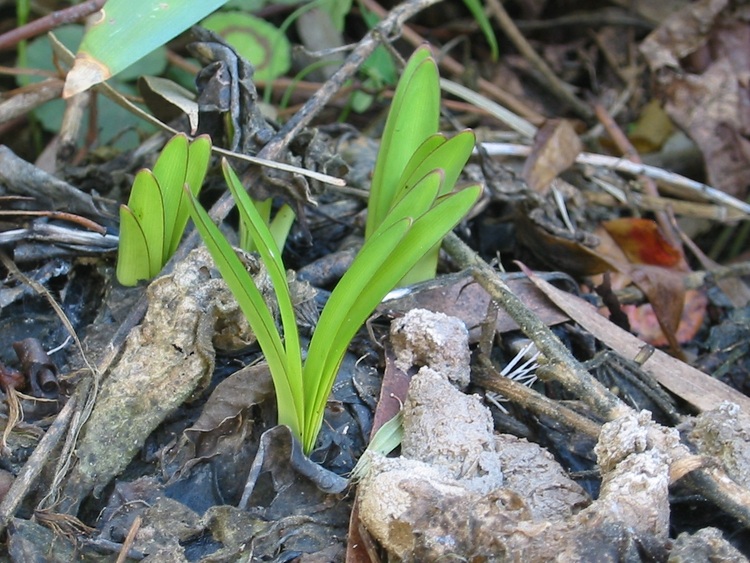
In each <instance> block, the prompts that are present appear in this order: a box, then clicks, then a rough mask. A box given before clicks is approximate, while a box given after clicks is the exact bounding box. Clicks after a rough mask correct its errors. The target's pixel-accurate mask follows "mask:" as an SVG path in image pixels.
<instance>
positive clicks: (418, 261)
mask: <svg viewBox="0 0 750 563" xmlns="http://www.w3.org/2000/svg"><path fill="white" fill-rule="evenodd" d="M439 108H440V91H439V78H438V73H437V67H436V64H435V61H434V60H433V58H432V57H431V55H430V52H429V50H428V49H427V48H421V49H419V50H418V51H417V52H416V53H415V54H414V55H413V56H412V58H411V59H410V60H409V62H408V64H407V66H406V69H405V70H404V73H403V76H402V78H401V80H400V81H399V84H398V87H397V90H396V94H395V98H394V101H393V104H392V106H391V111H390V113H389V116H388V120H387V123H386V128H385V132H384V135H383V139H382V146H381V149H380V152H379V155H378V159H377V163H376V168H375V172H374V177H373V184H372V191H371V196H370V204H369V207H368V210H369V211H368V212H369V217H368V222H367V229H366V239H365V243H364V245H363V246H362V248H361V249H360V251H359V252H358V254H357V256H356V257H355V259H354V261H353V263H352V265H351V267H350V268H349V270H348V271H347V272H346V274H344V276H343V277H342V278H341V280H340V281H339V282H338V284H337V285H336V287H335V288H334V290H333V291H332V293H331V295H330V298H329V299H328V302H327V303H326V305H325V306H324V308H323V310H322V312H321V314H320V318H319V320H318V324H317V326H316V328H315V330H314V332H313V335H312V339H311V341H310V344H309V347H308V350H307V355H306V359H305V360H304V361H303V359H302V348H301V344H300V337H299V332H298V328H297V319H296V317H295V312H294V307H293V303H292V298H291V295H290V291H289V285H288V282H287V274H286V269H285V268H284V264H283V262H282V259H281V246H282V245H280V244H279V241H278V240H277V239H278V235H277V236H276V237H274V234H273V233H272V231H271V229H270V228H269V225H268V214H267V209H266V208H263V207H262V205H266V204H262V205H259V204H258V202H255V201H253V200H252V198H251V197H250V196H249V195H248V194H247V193H246V192H245V190H244V188H243V187H242V185H241V183H240V180H239V178H238V177H237V175H236V174H235V172H234V171H233V170H232V168H231V166H230V165H229V163H228V162H227V161H226V160H223V161H222V164H221V166H222V171H223V173H224V178H225V179H226V182H227V185H228V186H229V189H230V191H231V192H232V195H233V197H234V199H235V202H236V204H237V208H238V210H239V214H240V220H241V224H242V228H243V229H244V230H245V231H246V233H247V236H246V238H247V240H248V241H249V240H252V244H253V245H254V247H255V249H256V250H257V252H258V253H259V254H260V257H261V259H262V261H263V263H264V265H265V267H266V269H267V271H268V274H269V276H270V278H271V281H272V284H273V289H274V292H275V297H276V300H277V303H278V310H279V318H280V324H281V331H280V330H279V328H278V326H277V324H276V320H275V319H274V317H273V315H272V313H271V311H270V310H269V308H268V307H267V305H266V303H265V301H264V298H263V296H262V295H261V293H260V291H259V290H258V288H257V286H256V284H255V282H254V281H253V279H252V277H251V276H250V274H248V272H247V270H246V269H245V267H244V266H243V264H242V262H241V261H240V259H239V258H238V256H237V254H236V253H235V251H234V249H233V248H232V246H231V245H230V244H229V242H228V241H227V240H226V238H225V237H224V236H223V235H222V233H221V232H220V231H219V229H218V227H217V226H216V225H215V224H214V223H213V221H211V219H210V217H209V216H208V214H207V213H206V211H205V210H204V209H203V208H202V207H201V206H200V204H199V203H198V201H197V199H196V195H195V193H196V190H194V189H193V188H194V187H193V185H192V184H191V183H190V182H186V185H185V187H184V189H183V194H184V195H185V201H186V202H187V203H188V205H187V207H188V209H189V213H190V215H191V216H192V219H193V221H194V223H195V225H196V227H197V229H198V231H199V232H200V234H201V236H202V238H203V240H204V242H205V244H206V246H207V247H208V249H209V251H210V252H211V255H212V256H213V258H214V261H215V262H216V265H217V267H218V269H219V271H220V272H221V275H222V277H223V278H224V280H225V281H226V283H227V285H228V286H229V288H230V290H231V291H232V293H233V294H234V296H235V298H236V299H237V301H238V303H239V305H240V307H241V309H242V311H243V313H244V315H245V316H246V317H247V320H248V322H249V323H250V326H251V327H252V328H253V331H254V332H255V335H256V337H257V339H258V344H259V345H260V348H261V350H262V352H263V355H264V356H265V359H266V362H267V363H268V368H269V370H270V372H271V376H272V378H273V382H274V386H275V389H276V401H277V406H278V422H279V424H284V425H287V426H288V427H289V428H290V429H291V431H292V432H293V434H294V435H295V436H296V437H297V438H298V439H299V440H300V442H301V443H302V445H303V448H304V450H305V452H307V453H309V452H310V451H312V449H313V448H314V446H315V441H316V439H317V435H318V433H319V431H320V428H321V425H322V423H323V415H324V411H325V406H326V403H327V400H328V396H329V395H330V392H331V388H332V386H333V383H334V380H335V378H336V374H337V373H338V371H339V368H340V366H341V362H342V360H343V358H344V355H345V354H346V351H347V348H348V346H349V343H350V342H351V340H352V338H353V337H354V336H355V334H356V333H357V331H358V330H359V329H360V328H361V327H362V325H363V324H364V323H365V321H366V320H367V318H368V317H369V316H370V315H371V314H372V312H373V311H374V310H375V308H376V307H377V306H378V304H379V303H380V302H381V301H382V299H383V298H384V297H385V295H386V294H387V293H388V292H390V291H391V290H392V289H393V288H394V287H396V286H397V285H398V284H399V283H404V282H405V281H408V282H412V281H415V280H418V279H425V278H426V277H433V276H434V275H435V267H436V263H437V251H438V249H439V246H440V243H441V241H442V239H443V238H444V237H445V235H446V234H447V233H448V232H450V231H451V230H452V229H453V228H454V227H455V226H456V225H457V224H458V222H459V221H461V219H462V218H463V217H465V216H466V214H467V213H468V212H469V210H470V209H471V208H472V206H473V205H474V203H475V202H476V201H477V199H478V197H479V195H480V191H481V188H480V186H478V185H472V186H468V187H465V188H463V189H461V190H454V189H453V188H454V185H455V182H456V180H457V178H458V176H459V174H460V172H461V170H462V168H463V166H464V164H465V163H466V161H467V159H468V158H469V155H470V154H471V150H472V148H473V146H474V136H473V134H472V133H470V132H464V133H460V134H458V135H457V136H455V137H453V138H451V139H446V138H445V137H444V136H442V135H439V134H437V128H438V117H439ZM197 142H198V141H197V140H196V141H195V142H194V143H193V145H194V144H195V143H197ZM193 145H190V148H192V146H193ZM160 160H161V159H160ZM181 162H182V164H183V168H184V169H185V173H186V174H188V172H187V171H188V170H191V168H192V163H191V160H190V158H188V159H186V160H184V161H181ZM158 164H159V163H158V162H157V166H158ZM193 172H194V171H193ZM203 172H204V173H205V170H204V171H203ZM153 175H154V176H156V177H157V178H158V176H159V175H158V174H157V170H156V167H155V170H154V174H153ZM188 175H189V174H188ZM157 185H159V183H158V182H157ZM132 205H133V202H132V198H131V206H132ZM259 207H261V211H259ZM179 208H180V209H181V206H180V207H179ZM175 228H176V227H175ZM144 230H145V229H144ZM174 232H175V230H174V228H173V229H172V233H173V234H174ZM157 234H158V233H157ZM162 238H163V237H162ZM170 248H171V245H170ZM162 249H163V246H162ZM121 252H123V251H122V247H121ZM129 255H130V256H131V257H132V254H129ZM161 256H162V257H163V253H162V255H161ZM121 262H122V258H121ZM119 272H120V268H119V264H118V277H119V278H121V279H122V277H121V276H120V273H119ZM282 335H283V336H282Z"/></svg>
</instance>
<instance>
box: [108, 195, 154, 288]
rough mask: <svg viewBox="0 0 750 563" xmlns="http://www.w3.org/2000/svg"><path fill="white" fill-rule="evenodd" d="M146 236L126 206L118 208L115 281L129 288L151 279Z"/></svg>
mask: <svg viewBox="0 0 750 563" xmlns="http://www.w3.org/2000/svg"><path fill="white" fill-rule="evenodd" d="M149 263H150V259H149V249H148V244H147V243H146V236H145V235H144V234H143V229H141V226H140V225H139V224H138V219H136V217H135V215H133V212H132V211H131V210H130V209H129V208H128V206H127V205H121V206H120V244H119V251H118V253H117V271H116V275H117V281H119V282H120V283H121V284H122V285H126V286H131V285H135V284H137V283H138V282H139V281H140V280H147V279H149V278H150V277H151V271H150V268H149Z"/></svg>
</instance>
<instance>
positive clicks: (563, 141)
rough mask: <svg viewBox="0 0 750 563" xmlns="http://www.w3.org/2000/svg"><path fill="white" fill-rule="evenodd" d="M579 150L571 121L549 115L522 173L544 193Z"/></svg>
mask: <svg viewBox="0 0 750 563" xmlns="http://www.w3.org/2000/svg"><path fill="white" fill-rule="evenodd" d="M581 150H582V146H581V140H580V139H579V138H578V134H577V133H576V132H575V129H573V126H572V125H571V124H570V122H569V121H566V120H564V119H551V120H549V121H547V122H546V123H545V124H544V126H543V127H542V128H541V129H539V132H538V133H537V135H536V138H535V139H534V146H533V147H532V149H531V154H530V155H529V157H528V158H527V159H526V163H525V164H524V166H523V172H522V173H521V175H522V176H523V179H524V180H526V183H527V184H528V185H529V187H530V188H531V189H532V190H534V191H535V192H538V193H540V194H544V193H546V191H547V188H548V187H549V185H550V184H551V183H552V180H554V179H555V178H556V177H557V176H558V174H560V172H563V171H564V170H567V169H568V168H570V167H571V166H572V165H573V163H574V162H575V160H576V157H577V156H578V154H579V153H580V152H581Z"/></svg>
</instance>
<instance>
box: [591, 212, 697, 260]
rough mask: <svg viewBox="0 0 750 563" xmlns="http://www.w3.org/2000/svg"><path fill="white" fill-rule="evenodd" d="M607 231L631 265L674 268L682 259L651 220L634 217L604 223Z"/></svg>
mask: <svg viewBox="0 0 750 563" xmlns="http://www.w3.org/2000/svg"><path fill="white" fill-rule="evenodd" d="M602 226H603V227H604V228H605V229H606V230H607V232H608V233H609V234H610V236H611V237H612V238H613V239H614V240H615V242H616V243H617V245H618V246H619V247H620V248H621V249H622V251H623V252H624V253H625V255H626V256H627V258H628V261H629V262H631V263H632V264H650V265H652V266H664V267H665V268H674V267H676V266H677V265H678V264H679V263H680V261H681V258H682V254H681V253H680V251H679V250H678V249H676V248H675V247H673V246H672V245H671V244H669V241H667V239H666V238H664V235H663V234H662V233H661V231H660V230H659V226H658V225H657V224H656V223H655V222H654V221H652V220H651V219H638V218H634V217H628V218H622V219H613V220H611V221H604V222H603V223H602Z"/></svg>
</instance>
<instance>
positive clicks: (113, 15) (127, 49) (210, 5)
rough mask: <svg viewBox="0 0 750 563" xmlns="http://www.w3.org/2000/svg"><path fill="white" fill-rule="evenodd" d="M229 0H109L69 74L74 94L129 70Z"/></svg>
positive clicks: (67, 85) (70, 91)
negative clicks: (133, 64)
mask: <svg viewBox="0 0 750 563" xmlns="http://www.w3.org/2000/svg"><path fill="white" fill-rule="evenodd" d="M225 2H226V0H201V1H200V2H195V1H194V0H169V1H163V2H155V1H154V0H108V2H107V3H106V4H105V5H104V7H103V8H102V9H101V10H100V12H99V13H98V14H97V19H96V21H95V22H94V23H93V24H92V25H90V26H89V27H88V29H87V31H86V34H85V35H84V37H83V41H82V42H81V46H80V47H79V49H78V53H77V54H76V59H75V62H74V64H73V68H72V69H71V70H70V72H69V73H68V76H67V78H66V79H65V88H64V90H63V97H64V98H69V97H70V96H73V95H74V94H77V93H79V92H83V91H84V90H86V89H88V88H90V87H91V86H93V85H94V84H98V83H99V82H103V81H104V80H107V79H108V78H110V77H112V76H114V75H115V74H117V73H118V72H120V71H121V70H124V69H125V68H127V67H128V66H130V65H131V64H132V63H134V62H136V61H137V60H138V59H140V58H142V57H144V56H145V55H147V54H148V53H150V52H151V51H153V50H154V49H156V48H157V47H159V46H161V45H164V44H165V43H166V42H167V41H169V40H171V39H173V38H174V37H176V36H177V35H178V34H180V33H182V32H183V31H185V30H186V29H188V28H189V27H190V26H191V25H193V24H195V23H197V22H198V21H200V20H201V19H203V18H204V17H206V16H207V15H208V14H210V13H211V12H213V11H214V10H216V9H217V8H219V7H220V6H221V5H222V4H224V3H225Z"/></svg>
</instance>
